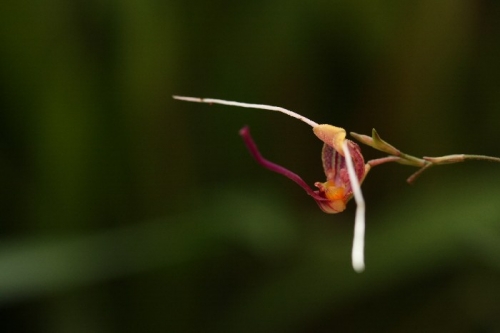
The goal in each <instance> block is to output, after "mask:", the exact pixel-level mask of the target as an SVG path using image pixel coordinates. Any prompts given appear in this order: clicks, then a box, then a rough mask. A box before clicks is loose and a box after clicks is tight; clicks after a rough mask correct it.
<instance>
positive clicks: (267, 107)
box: [172, 95, 318, 127]
mask: <svg viewBox="0 0 500 333" xmlns="http://www.w3.org/2000/svg"><path fill="white" fill-rule="evenodd" d="M172 97H173V98H174V99H178V100H180V101H186V102H196V103H208V104H223V105H232V106H238V107H241V108H251V109H262V110H270V111H278V112H281V113H284V114H286V115H289V116H290V117H293V118H296V119H298V120H300V121H303V122H304V123H306V124H308V125H309V126H311V127H316V126H318V124H317V123H315V122H314V121H312V120H310V119H308V118H306V117H304V116H301V115H300V114H298V113H295V112H293V111H290V110H287V109H284V108H282V107H279V106H272V105H265V104H250V103H240V102H233V101H226V100H223V99H213V98H198V97H185V96H175V95H174V96H172Z"/></svg>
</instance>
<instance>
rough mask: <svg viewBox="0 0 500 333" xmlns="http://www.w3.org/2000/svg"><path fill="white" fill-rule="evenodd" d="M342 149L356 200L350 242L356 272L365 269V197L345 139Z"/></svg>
mask: <svg viewBox="0 0 500 333" xmlns="http://www.w3.org/2000/svg"><path fill="white" fill-rule="evenodd" d="M342 149H343V150H344V155H345V161H346V165H347V173H348V174H349V181H350V182H351V188H352V193H353V194H354V201H356V217H355V220H354V240H353V242H352V267H353V268H354V270H355V271H356V272H358V273H361V272H363V271H364V270H365V258H364V250H365V249H364V248H365V199H364V198H363V193H362V192H361V186H360V185H359V181H358V177H357V176H356V172H355V171H354V165H353V162H352V157H351V153H350V152H349V148H348V147H347V140H344V142H343V143H342Z"/></svg>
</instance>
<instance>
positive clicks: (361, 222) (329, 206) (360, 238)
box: [173, 96, 371, 272]
mask: <svg viewBox="0 0 500 333" xmlns="http://www.w3.org/2000/svg"><path fill="white" fill-rule="evenodd" d="M173 98H174V99H177V100H182V101H188V102H197V103H208V104H224V105H230V106H237V107H244V108H253V109H263V110H270V111H277V112H281V113H284V114H286V115H288V116H291V117H293V118H296V119H299V120H301V121H302V122H304V123H306V124H308V125H309V126H311V127H312V129H313V133H314V134H315V135H316V136H317V137H318V138H319V139H320V140H321V141H323V143H324V144H323V150H322V154H321V156H322V161H323V170H324V172H325V176H326V181H325V182H323V183H321V182H316V183H315V184H314V185H315V186H316V188H317V190H313V189H311V188H310V187H309V186H308V185H307V183H306V182H305V181H304V180H303V179H302V178H300V177H299V176H298V175H297V174H295V173H293V172H291V171H290V170H288V169H285V168H284V167H282V166H280V165H277V164H275V163H273V162H270V161H268V160H266V159H265V158H264V157H262V155H261V154H260V152H259V150H258V148H257V145H256V144H255V142H254V141H253V139H252V137H251V135H250V130H249V128H248V127H243V128H242V129H241V130H240V135H241V137H242V138H243V141H244V143H245V145H246V146H247V148H248V150H249V151H250V154H251V155H252V156H253V157H254V159H255V160H256V161H257V162H258V163H259V164H260V165H262V166H263V167H265V168H267V169H269V170H271V171H274V172H277V173H279V174H282V175H284V176H285V177H288V178H289V179H291V180H293V181H294V182H295V183H297V184H298V185H299V186H300V187H302V188H303V189H304V190H305V191H306V193H307V194H309V195H310V196H312V197H313V199H314V200H315V201H316V203H317V204H318V206H319V207H320V208H321V210H323V211H324V212H325V213H329V214H336V213H340V212H342V211H344V210H345V208H346V204H347V202H348V201H349V200H350V199H351V198H353V197H354V200H355V202H356V205H357V207H356V217H355V223H354V240H353V247H352V265H353V268H354V270H355V271H357V272H362V271H363V270H364V268H365V263H364V233H365V202H364V199H363V195H362V192H361V187H360V184H361V183H362V182H363V180H364V179H365V177H366V174H367V173H368V171H369V170H370V168H371V165H370V164H365V162H364V159H363V155H362V154H361V150H360V148H359V146H358V145H357V144H356V143H354V142H353V141H351V140H348V139H346V131H345V130H344V129H343V128H340V127H336V126H332V125H327V124H318V123H316V122H314V121H312V120H310V119H308V118H306V117H304V116H301V115H299V114H297V113H295V112H293V111H290V110H287V109H284V108H281V107H277V106H270V105H264V104H249V103H240V102H233V101H226V100H221V99H212V98H196V97H184V96H173Z"/></svg>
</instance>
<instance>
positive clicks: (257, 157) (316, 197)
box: [239, 126, 328, 206]
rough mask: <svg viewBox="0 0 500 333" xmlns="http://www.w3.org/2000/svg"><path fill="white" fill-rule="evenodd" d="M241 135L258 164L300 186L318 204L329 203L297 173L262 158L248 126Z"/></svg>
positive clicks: (242, 130) (241, 131)
mask: <svg viewBox="0 0 500 333" xmlns="http://www.w3.org/2000/svg"><path fill="white" fill-rule="evenodd" d="M239 133H240V135H241V137H242V138H243V142H244V143H245V145H246V146H247V148H248V151H249V152H250V154H251V155H252V156H253V158H254V159H255V160H256V161H257V163H259V164H260V165H262V166H263V167H264V168H267V169H269V170H271V171H274V172H276V173H279V174H281V175H283V176H285V177H287V178H289V179H291V180H293V181H294V182H295V183H296V184H298V185H299V186H300V187H302V188H303V189H304V190H305V191H306V192H307V194H309V195H310V196H311V197H313V198H314V200H316V202H318V204H320V202H323V201H328V199H327V198H325V197H322V196H320V195H319V194H318V193H316V192H315V191H313V190H312V189H311V188H310V187H309V185H307V183H306V182H305V181H304V180H303V179H302V178H300V177H299V176H298V175H297V174H296V173H293V172H292V171H290V170H288V169H285V168H284V167H282V166H280V165H277V164H275V163H273V162H270V161H268V160H266V159H265V158H264V157H262V155H261V154H260V152H259V149H258V148H257V145H256V144H255V142H254V141H253V139H252V136H251V135H250V129H249V128H248V126H245V127H243V128H242V129H241V130H240V132H239ZM320 206H321V205H320Z"/></svg>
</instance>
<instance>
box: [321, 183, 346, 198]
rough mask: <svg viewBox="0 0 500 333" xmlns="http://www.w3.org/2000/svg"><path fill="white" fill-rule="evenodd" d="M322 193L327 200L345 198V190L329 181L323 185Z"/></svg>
mask: <svg viewBox="0 0 500 333" xmlns="http://www.w3.org/2000/svg"><path fill="white" fill-rule="evenodd" d="M324 191H325V196H326V197H327V198H328V199H329V200H342V199H344V196H345V189H344V188H343V187H338V186H335V185H334V184H333V182H331V181H328V182H326V183H325V186H324Z"/></svg>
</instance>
